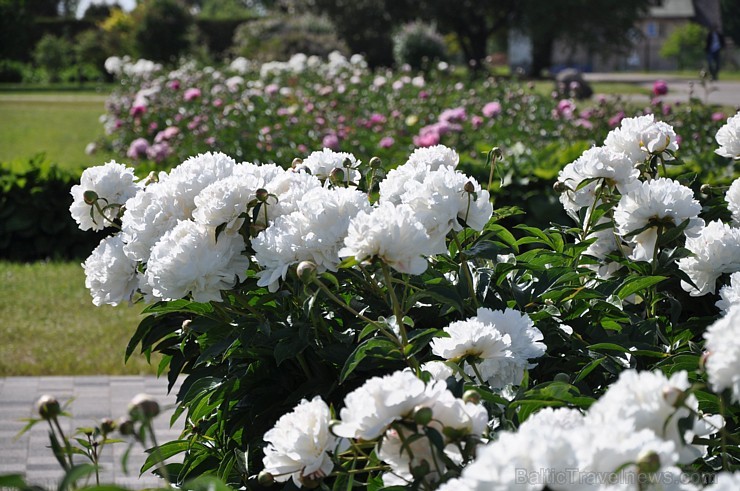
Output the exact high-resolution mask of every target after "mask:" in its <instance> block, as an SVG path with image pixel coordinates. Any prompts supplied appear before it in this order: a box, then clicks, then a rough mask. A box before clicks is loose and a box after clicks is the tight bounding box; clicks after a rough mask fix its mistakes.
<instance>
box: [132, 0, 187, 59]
mask: <svg viewBox="0 0 740 491" xmlns="http://www.w3.org/2000/svg"><path fill="white" fill-rule="evenodd" d="M133 15H134V17H135V20H136V22H135V24H134V39H135V43H136V50H137V52H138V54H139V56H141V57H143V58H147V59H150V60H153V61H161V62H165V63H166V62H171V61H173V60H175V59H176V58H177V57H178V56H180V55H181V54H183V53H184V52H185V51H186V50H187V49H188V47H189V42H188V29H189V28H190V26H192V24H193V17H192V15H191V14H190V12H188V10H187V9H186V8H185V7H184V6H183V5H182V4H181V3H180V2H178V1H176V0H147V1H146V2H144V3H140V4H139V5H138V6H137V8H136V10H135V11H134V13H133Z"/></svg>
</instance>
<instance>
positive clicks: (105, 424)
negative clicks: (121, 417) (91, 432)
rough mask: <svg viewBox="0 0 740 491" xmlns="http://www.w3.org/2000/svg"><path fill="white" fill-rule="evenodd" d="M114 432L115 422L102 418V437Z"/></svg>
mask: <svg viewBox="0 0 740 491" xmlns="http://www.w3.org/2000/svg"><path fill="white" fill-rule="evenodd" d="M115 430H116V422H115V421H113V420H112V419H110V418H103V419H102V420H100V432H101V433H102V434H103V435H107V434H108V433H113V432H114V431H115Z"/></svg>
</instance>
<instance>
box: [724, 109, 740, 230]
mask: <svg viewBox="0 0 740 491" xmlns="http://www.w3.org/2000/svg"><path fill="white" fill-rule="evenodd" d="M739 116H740V114H739ZM738 121H740V118H738ZM738 126H739V127H740V123H738ZM725 201H727V208H729V210H730V212H732V221H733V223H734V224H735V226H740V179H735V180H734V181H733V182H732V184H731V185H730V189H728V190H727V193H725Z"/></svg>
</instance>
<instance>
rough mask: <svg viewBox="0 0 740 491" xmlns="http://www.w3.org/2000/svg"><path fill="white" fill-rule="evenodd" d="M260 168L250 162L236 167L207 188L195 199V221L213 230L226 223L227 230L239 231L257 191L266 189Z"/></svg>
mask: <svg viewBox="0 0 740 491" xmlns="http://www.w3.org/2000/svg"><path fill="white" fill-rule="evenodd" d="M260 174H261V173H260V168H259V166H256V165H254V164H251V163H242V164H237V165H236V166H234V170H233V173H232V174H231V175H230V176H228V177H225V178H223V179H220V180H218V181H216V182H213V183H211V184H209V185H208V186H206V187H205V188H204V189H203V190H202V191H201V192H200V193H198V195H197V196H196V197H195V199H194V203H195V210H193V219H194V220H195V221H196V222H198V223H202V224H203V225H208V226H211V227H218V226H219V225H222V224H227V225H228V226H227V228H228V229H239V227H241V225H242V223H244V219H243V218H239V215H241V214H242V213H245V212H246V211H247V209H248V205H249V203H250V201H252V200H253V199H254V198H255V196H256V191H257V190H258V189H260V188H264V187H265V185H266V182H265V179H264V178H263V177H262V176H261V175H260Z"/></svg>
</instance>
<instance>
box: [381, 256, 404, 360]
mask: <svg viewBox="0 0 740 491" xmlns="http://www.w3.org/2000/svg"><path fill="white" fill-rule="evenodd" d="M380 267H381V269H382V270H383V278H384V279H385V285H386V288H388V294H389V295H390V297H391V304H392V305H391V306H392V308H393V315H395V316H396V322H397V323H398V330H399V332H400V334H401V343H402V344H403V346H406V345H407V344H408V336H407V334H406V326H404V324H403V310H402V309H401V304H400V303H399V302H398V297H396V290H395V288H393V279H392V277H391V272H390V270H389V269H388V265H387V264H385V263H384V262H382V261H381V263H380Z"/></svg>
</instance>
